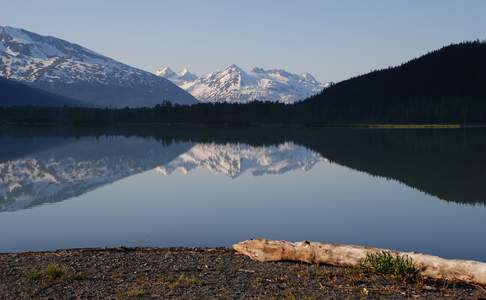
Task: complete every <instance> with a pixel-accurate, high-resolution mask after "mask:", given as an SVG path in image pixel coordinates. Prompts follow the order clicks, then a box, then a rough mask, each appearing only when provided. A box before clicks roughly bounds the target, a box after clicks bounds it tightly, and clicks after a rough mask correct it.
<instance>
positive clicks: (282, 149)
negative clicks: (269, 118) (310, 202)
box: [157, 143, 324, 178]
mask: <svg viewBox="0 0 486 300" xmlns="http://www.w3.org/2000/svg"><path fill="white" fill-rule="evenodd" d="M322 160H324V158H322V157H321V156H320V155H319V154H318V153H316V152H313V151H311V150H308V149H307V148H305V147H303V146H298V145H296V144H294V143H284V144H280V145H278V146H267V147H254V146H250V145H247V144H214V143H211V144H197V145H195V146H194V147H192V148H191V149H190V150H189V151H187V152H186V153H184V154H182V155H180V156H179V157H177V158H176V159H174V160H172V161H171V162H169V163H168V164H165V165H163V166H160V167H158V168H157V171H158V172H160V173H161V174H163V175H170V174H172V173H173V172H174V171H179V172H181V173H183V174H187V173H189V171H191V170H194V169H197V168H204V169H207V170H209V171H211V172H213V173H222V174H225V175H227V176H229V177H231V178H236V177H238V176H240V175H241V174H244V173H249V174H251V175H253V176H259V175H269V174H270V175H271V174H273V175H275V174H283V173H286V172H289V171H292V170H304V171H308V170H310V169H311V168H312V167H313V166H314V165H315V164H316V163H318V162H320V161H322Z"/></svg>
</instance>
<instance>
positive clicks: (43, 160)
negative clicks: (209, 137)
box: [0, 137, 191, 212]
mask: <svg viewBox="0 0 486 300" xmlns="http://www.w3.org/2000/svg"><path fill="white" fill-rule="evenodd" d="M0 142H2V143H3V142H8V143H9V144H10V145H13V146H15V145H18V147H17V149H15V151H17V150H21V149H24V148H25V147H30V148H31V149H36V148H39V147H38V146H41V147H40V148H39V151H38V152H34V153H30V154H26V155H21V156H20V157H16V158H15V157H10V158H7V159H6V160H3V159H2V160H0V212H1V211H13V210H19V209H24V208H29V207H33V206H36V205H40V204H44V203H54V202H59V201H63V200H66V199H69V198H72V197H76V196H79V195H82V194H84V193H87V192H89V191H92V190H94V189H96V188H99V187H101V186H103V185H106V184H109V183H112V182H115V181H118V180H121V179H123V178H125V177H127V176H132V175H135V174H138V173H140V172H144V171H147V170H152V169H154V168H156V167H157V166H160V165H162V164H165V163H168V162H170V161H171V160H172V159H174V158H176V157H178V156H179V155H180V154H181V153H184V152H185V151H187V150H189V149H190V148H191V144H189V143H172V144H170V145H165V144H163V143H161V142H159V141H156V140H154V139H146V138H125V137H100V138H95V137H83V138H82V139H76V138H63V137H58V138H55V137H42V138H27V139H25V138H22V139H19V138H17V139H12V138H0ZM20 148H21V149H20ZM11 150H14V149H11ZM24 151H25V150H24ZM9 152H11V151H9ZM0 154H2V155H1V156H0V157H3V156H4V155H3V151H1V152H0Z"/></svg>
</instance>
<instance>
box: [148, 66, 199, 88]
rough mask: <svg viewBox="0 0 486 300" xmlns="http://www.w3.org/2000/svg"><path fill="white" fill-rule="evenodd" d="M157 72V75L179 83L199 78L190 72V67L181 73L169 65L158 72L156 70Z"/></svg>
mask: <svg viewBox="0 0 486 300" xmlns="http://www.w3.org/2000/svg"><path fill="white" fill-rule="evenodd" d="M155 74H156V75H157V76H160V77H163V78H166V79H169V80H170V81H172V82H174V83H175V84H177V85H179V84H183V83H186V82H190V81H194V80H196V79H197V78H198V77H197V76H196V75H194V74H192V73H191V72H189V70H188V69H183V70H182V71H180V72H179V73H176V72H174V71H172V69H171V68H169V67H165V68H162V69H160V70H158V71H157V72H155Z"/></svg>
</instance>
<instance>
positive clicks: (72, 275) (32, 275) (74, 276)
mask: <svg viewBox="0 0 486 300" xmlns="http://www.w3.org/2000/svg"><path fill="white" fill-rule="evenodd" d="M26 277H27V278H28V279H30V280H41V279H47V280H48V281H51V282H54V281H73V280H83V279H86V276H85V275H84V274H83V273H76V272H73V271H71V270H69V269H68V268H67V267H65V266H63V265H60V264H56V263H50V264H49V265H47V267H46V268H44V269H32V270H30V271H29V272H27V273H26Z"/></svg>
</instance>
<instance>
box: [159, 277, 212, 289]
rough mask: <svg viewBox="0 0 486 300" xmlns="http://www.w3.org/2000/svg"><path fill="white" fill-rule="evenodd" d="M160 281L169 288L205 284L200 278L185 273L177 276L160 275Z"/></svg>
mask: <svg viewBox="0 0 486 300" xmlns="http://www.w3.org/2000/svg"><path fill="white" fill-rule="evenodd" d="M160 282H161V283H162V284H163V285H165V286H167V287H168V288H170V289H174V288H176V287H179V286H202V285H205V284H206V282H205V281H202V280H201V279H198V278H195V277H191V276H188V275H185V274H182V275H180V276H179V277H166V276H162V277H161V278H160Z"/></svg>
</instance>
